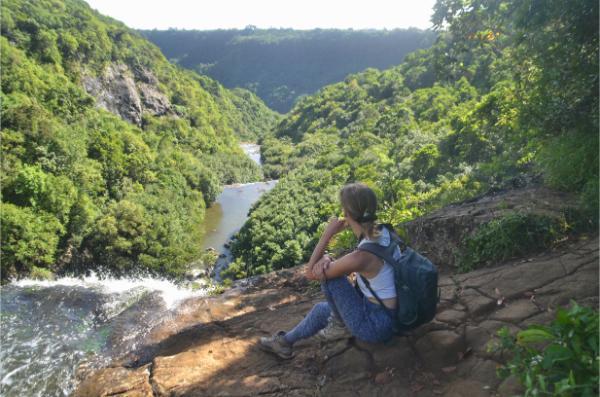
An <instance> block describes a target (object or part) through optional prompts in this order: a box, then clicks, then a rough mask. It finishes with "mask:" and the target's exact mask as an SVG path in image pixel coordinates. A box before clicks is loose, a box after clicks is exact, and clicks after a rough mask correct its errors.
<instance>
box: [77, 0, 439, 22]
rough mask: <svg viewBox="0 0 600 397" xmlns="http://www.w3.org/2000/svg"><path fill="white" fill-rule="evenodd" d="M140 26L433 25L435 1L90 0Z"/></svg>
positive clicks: (97, 6)
mask: <svg viewBox="0 0 600 397" xmlns="http://www.w3.org/2000/svg"><path fill="white" fill-rule="evenodd" d="M87 2H88V4H89V5H90V6H91V7H92V8H95V9H97V10H98V11H99V12H101V13H102V14H105V15H108V16H111V17H113V18H115V19H117V20H120V21H122V22H124V23H125V24H127V25H128V26H129V27H132V28H136V29H153V28H157V29H168V28H170V27H173V28H179V29H219V28H222V29H230V28H243V27H245V26H247V25H255V26H258V27H259V28H268V27H275V28H279V27H285V28H295V29H313V28H341V29H346V28H353V29H368V28H374V29H383V28H387V29H393V28H407V27H411V26H412V27H418V28H422V29H424V28H428V27H430V26H431V23H430V22H429V18H430V16H431V14H432V7H433V5H434V3H435V0H362V1H356V0H351V1H350V0H345V1H344V0H293V1H292V0H246V1H244V0H211V1H206V0H201V1H191V0H168V1H165V0H161V1H154V0H87Z"/></svg>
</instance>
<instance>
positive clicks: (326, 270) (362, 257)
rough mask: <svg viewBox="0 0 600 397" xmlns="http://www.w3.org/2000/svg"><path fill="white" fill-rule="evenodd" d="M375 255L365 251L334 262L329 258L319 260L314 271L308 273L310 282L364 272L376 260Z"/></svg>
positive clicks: (353, 253)
mask: <svg viewBox="0 0 600 397" xmlns="http://www.w3.org/2000/svg"><path fill="white" fill-rule="evenodd" d="M374 258H376V257H374V256H373V255H371V254H369V253H368V252H364V251H354V252H351V253H349V254H347V255H344V256H342V257H341V258H340V259H338V260H335V261H332V260H331V259H330V258H329V257H328V256H324V257H323V258H322V259H321V260H319V261H318V262H317V263H316V264H315V266H314V267H313V268H312V271H310V272H307V274H306V277H307V278H309V279H310V280H325V279H331V278H336V277H341V276H346V275H349V274H351V273H353V272H361V271H364V270H365V269H366V268H367V267H368V266H369V264H370V263H371V262H372V261H373V260H374Z"/></svg>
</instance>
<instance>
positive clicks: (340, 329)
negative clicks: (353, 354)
mask: <svg viewBox="0 0 600 397" xmlns="http://www.w3.org/2000/svg"><path fill="white" fill-rule="evenodd" d="M317 337H318V338H319V339H321V340H323V341H331V340H338V339H345V338H352V334H351V333H350V331H349V330H348V328H347V327H346V325H345V324H344V323H343V322H342V321H340V320H338V318H337V317H336V316H334V315H333V314H332V315H331V316H329V321H328V323H327V326H326V327H325V328H323V329H322V330H320V331H319V332H318V333H317Z"/></svg>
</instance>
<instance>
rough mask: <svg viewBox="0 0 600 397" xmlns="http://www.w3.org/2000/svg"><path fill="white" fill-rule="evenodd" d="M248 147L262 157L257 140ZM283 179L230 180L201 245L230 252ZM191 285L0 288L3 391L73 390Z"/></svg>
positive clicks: (115, 282) (23, 284) (137, 282)
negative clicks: (80, 375)
mask: <svg viewBox="0 0 600 397" xmlns="http://www.w3.org/2000/svg"><path fill="white" fill-rule="evenodd" d="M242 148H243V149H244V151H245V152H246V153H247V154H248V155H249V156H250V157H251V158H252V159H253V160H254V161H256V162H257V163H260V156H259V155H257V153H258V146H257V145H249V144H246V145H244V146H242ZM275 183H276V181H270V182H257V183H250V184H243V185H232V186H226V187H225V188H224V189H223V192H222V193H221V194H220V195H219V197H218V198H217V201H216V202H215V203H214V204H213V205H212V206H211V207H210V208H208V209H207V211H206V220H205V224H204V229H205V233H204V236H203V241H202V245H203V247H204V248H208V247H213V248H215V249H217V250H218V251H219V252H220V253H222V254H223V255H224V257H223V258H221V259H220V262H219V264H218V266H219V267H223V266H224V265H226V263H227V260H228V258H229V251H228V249H227V248H225V247H224V244H225V243H226V242H227V241H228V240H229V239H230V238H231V236H232V235H233V234H234V233H235V232H236V231H237V230H238V229H239V228H240V227H241V225H242V224H243V222H244V220H245V219H246V217H247V213H248V210H249V209H250V207H251V205H252V204H253V203H254V202H255V201H256V200H257V199H258V198H259V197H260V196H261V195H262V194H263V193H264V192H266V191H268V190H270V189H271V188H273V186H275ZM206 294H207V291H206V290H202V289H197V290H192V289H189V288H184V287H182V286H179V285H176V284H175V283H173V282H171V281H167V280H161V279H156V278H132V279H113V278H108V279H106V278H103V279H101V278H99V277H97V276H96V275H95V274H92V275H91V276H87V277H85V278H72V277H62V278H60V279H58V280H55V281H37V280H29V279H25V280H20V281H17V282H12V283H10V284H8V285H5V286H2V287H1V288H0V365H1V368H0V395H1V396H5V397H17V396H18V397H21V396H40V397H42V396H43V397H50V396H68V395H69V394H70V393H72V391H73V388H74V386H75V371H76V369H77V368H78V367H79V366H80V365H81V364H82V363H88V364H89V365H92V366H98V365H102V364H104V363H107V362H108V361H109V360H110V358H111V357H114V356H118V355H121V354H122V353H124V352H129V351H132V350H134V349H135V348H136V347H137V345H138V343H139V342H140V341H141V340H142V339H143V336H144V335H145V334H146V333H147V332H148V331H149V330H150V329H151V328H152V327H154V326H155V325H157V324H158V323H159V322H161V321H163V320H164V319H166V318H169V317H171V315H172V314H173V313H174V312H175V311H177V307H178V304H179V303H180V302H182V301H183V300H185V299H187V298H190V297H201V296H205V295H206Z"/></svg>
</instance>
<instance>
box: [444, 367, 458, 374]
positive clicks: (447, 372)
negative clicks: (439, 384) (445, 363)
mask: <svg viewBox="0 0 600 397" xmlns="http://www.w3.org/2000/svg"><path fill="white" fill-rule="evenodd" d="M454 371H456V367H444V368H442V372H443V373H445V374H451V373H452V372H454Z"/></svg>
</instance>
